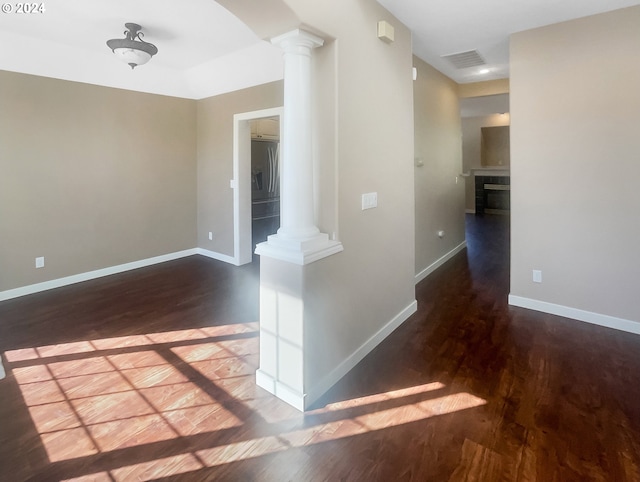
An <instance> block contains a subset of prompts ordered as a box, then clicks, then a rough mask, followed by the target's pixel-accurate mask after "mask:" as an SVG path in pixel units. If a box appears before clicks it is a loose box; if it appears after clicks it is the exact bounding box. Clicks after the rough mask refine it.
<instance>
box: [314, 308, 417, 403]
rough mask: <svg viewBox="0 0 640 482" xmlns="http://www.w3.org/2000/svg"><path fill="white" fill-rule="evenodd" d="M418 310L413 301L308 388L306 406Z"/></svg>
mask: <svg viewBox="0 0 640 482" xmlns="http://www.w3.org/2000/svg"><path fill="white" fill-rule="evenodd" d="M416 311H418V302H417V301H415V300H414V301H412V302H411V304H409V306H407V307H406V308H405V309H403V310H402V311H401V312H400V313H398V314H397V315H396V316H395V317H393V319H392V320H391V321H389V323H387V324H386V325H385V326H383V327H382V328H381V329H380V330H379V331H378V332H377V333H376V334H374V335H373V336H372V337H371V338H369V339H368V340H367V341H366V342H364V343H363V344H362V345H361V346H360V348H358V349H357V350H356V351H354V352H353V353H352V354H351V355H349V356H348V357H347V358H346V359H345V360H344V361H342V363H340V364H339V365H338V366H337V367H336V368H334V369H333V370H332V371H331V372H330V373H328V374H327V375H326V376H324V377H323V378H322V379H321V380H320V381H319V382H318V383H316V384H315V386H313V387H311V388H310V389H309V390H307V394H306V397H305V398H304V405H305V408H308V407H309V406H310V405H311V404H313V403H314V402H315V401H316V400H318V399H319V398H320V397H321V396H322V395H324V394H325V393H326V392H327V391H328V390H329V389H330V388H331V387H332V386H333V385H335V384H336V383H337V382H338V381H339V380H340V379H341V378H342V377H344V376H345V375H346V374H347V373H348V372H349V371H350V370H351V369H353V367H355V366H356V365H357V364H358V363H360V361H361V360H362V359H363V358H364V357H365V356H367V355H368V354H369V353H370V352H371V351H372V350H373V349H374V348H375V347H376V346H378V345H379V344H380V342H382V341H383V340H384V339H385V338H386V337H387V336H389V335H390V334H391V332H393V331H394V330H395V329H396V328H398V327H399V326H400V325H401V324H402V323H404V322H405V321H406V320H407V319H408V318H409V317H410V316H411V315H413V314H414V313H415V312H416Z"/></svg>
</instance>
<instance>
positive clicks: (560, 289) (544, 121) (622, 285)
mask: <svg viewBox="0 0 640 482" xmlns="http://www.w3.org/2000/svg"><path fill="white" fill-rule="evenodd" d="M638 25H640V7H631V8H627V9H623V10H619V11H614V12H610V13H605V14H601V15H597V16H592V17H587V18H583V19H579V20H574V21H570V22H566V23H561V24H556V25H552V26H549V27H544V28H540V29H536V30H530V31H527V32H521V33H518V34H515V35H513V36H512V38H511V183H512V184H511V185H512V191H511V195H512V197H511V209H512V211H511V214H512V216H511V218H512V225H511V226H512V227H511V229H512V241H511V247H512V254H511V294H512V295H515V296H521V297H525V298H529V299H533V300H538V301H545V302H549V303H555V304H558V305H562V306H566V307H570V308H577V309H581V310H586V311H588V312H593V313H599V314H604V315H610V316H613V317H618V318H622V319H628V320H633V321H638V322H640V303H638V274H639V273H640V256H639V255H638V246H639V245H640V222H639V221H638V207H639V206H640V190H638V187H637V184H638V181H637V180H638V178H640V162H638V155H639V154H638V153H640V136H639V135H638V133H639V132H640V130H639V129H640V95H638V86H639V85H640V62H638V61H637V59H638V46H639V45H640V29H639V28H638ZM533 269H539V270H542V280H543V282H542V283H541V284H539V283H533V282H532V270H533Z"/></svg>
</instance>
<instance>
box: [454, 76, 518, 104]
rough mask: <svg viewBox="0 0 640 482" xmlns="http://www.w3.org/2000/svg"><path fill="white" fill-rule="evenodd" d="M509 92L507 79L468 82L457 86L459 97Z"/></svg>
mask: <svg viewBox="0 0 640 482" xmlns="http://www.w3.org/2000/svg"><path fill="white" fill-rule="evenodd" d="M508 93H509V79H497V80H485V81H483V82H470V83H468V84H460V85H459V86H458V94H459V96H460V98H461V99H462V98H467V97H482V96H484V95H497V94H508Z"/></svg>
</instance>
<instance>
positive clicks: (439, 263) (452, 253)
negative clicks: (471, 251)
mask: <svg viewBox="0 0 640 482" xmlns="http://www.w3.org/2000/svg"><path fill="white" fill-rule="evenodd" d="M466 247H467V242H466V241H463V242H461V243H460V244H459V245H458V246H456V247H455V248H453V249H452V250H451V251H449V252H448V253H447V254H445V255H444V256H442V257H441V258H439V259H437V260H435V261H434V262H433V263H431V264H430V265H429V266H427V267H426V268H425V269H423V270H422V271H420V272H419V273H418V274H417V275H416V284H418V283H419V282H420V281H422V280H423V279H425V278H426V277H427V276H429V275H430V274H431V273H433V272H434V271H435V270H436V269H438V268H439V267H440V266H442V265H443V264H445V263H446V262H447V261H449V260H450V259H451V258H453V257H454V256H455V255H456V254H458V253H459V252H460V251H462V250H463V249H464V248H466Z"/></svg>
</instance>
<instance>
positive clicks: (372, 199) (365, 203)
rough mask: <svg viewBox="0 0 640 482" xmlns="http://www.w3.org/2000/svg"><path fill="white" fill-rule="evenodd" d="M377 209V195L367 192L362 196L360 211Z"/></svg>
mask: <svg viewBox="0 0 640 482" xmlns="http://www.w3.org/2000/svg"><path fill="white" fill-rule="evenodd" d="M376 207H378V193H377V192H368V193H366V194H363V195H362V210H363V211H364V210H365V209H371V208H376Z"/></svg>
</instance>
